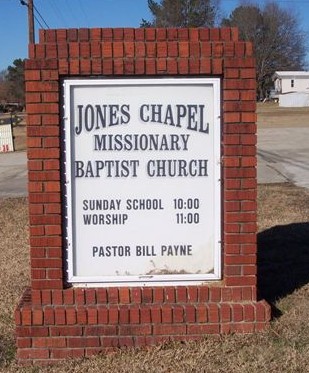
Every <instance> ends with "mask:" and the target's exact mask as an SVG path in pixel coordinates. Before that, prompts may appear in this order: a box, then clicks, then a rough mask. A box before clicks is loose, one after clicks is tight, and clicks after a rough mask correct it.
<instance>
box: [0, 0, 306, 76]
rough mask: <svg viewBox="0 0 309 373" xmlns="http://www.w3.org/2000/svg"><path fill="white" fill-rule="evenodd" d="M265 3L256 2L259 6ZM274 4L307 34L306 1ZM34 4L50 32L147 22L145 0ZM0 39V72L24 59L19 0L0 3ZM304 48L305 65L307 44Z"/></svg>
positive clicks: (227, 2) (23, 10)
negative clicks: (294, 17)
mask: <svg viewBox="0 0 309 373" xmlns="http://www.w3.org/2000/svg"><path fill="white" fill-rule="evenodd" d="M25 1H27V0H25ZM265 1H267V0H265ZM265 1H256V3H259V4H261V5H262V4H264V3H265ZM277 2H278V3H279V5H280V6H281V7H283V8H287V9H293V10H294V11H295V12H296V13H297V14H298V17H299V18H298V19H299V20H300V21H301V28H302V30H303V31H305V32H308V35H309V17H308V15H309V0H293V1H287V0H282V1H277ZM239 4H240V1H237V0H221V10H222V12H223V14H224V15H225V16H229V15H230V13H231V12H232V11H233V9H235V8H236V7H237V6H238V5H239ZM34 5H35V7H36V9H37V11H38V12H35V14H36V17H37V19H38V21H39V22H40V23H41V25H42V26H43V27H44V28H47V27H46V25H48V27H49V28H51V29H53V28H81V27H87V28H91V27H139V25H140V22H141V20H142V18H144V19H146V20H151V13H150V12H149V9H148V6H147V0H34ZM41 16H42V18H41ZM39 28H42V27H41V26H40V25H39V23H38V22H35V30H36V34H37V30H38V29H39ZM0 37H1V38H0V40H1V47H0V71H2V70H4V69H6V68H7V67H8V66H9V65H12V63H13V61H14V60H15V59H17V58H27V56H28V18H27V7H26V6H23V5H21V3H20V0H0ZM308 39H309V38H308ZM37 40H38V37H37V36H36V41H37ZM307 48H308V55H307V56H308V58H307V60H308V64H309V43H308V46H307Z"/></svg>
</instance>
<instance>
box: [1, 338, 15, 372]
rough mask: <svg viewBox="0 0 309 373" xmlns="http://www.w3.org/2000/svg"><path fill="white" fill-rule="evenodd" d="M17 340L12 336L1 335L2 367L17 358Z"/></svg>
mask: <svg viewBox="0 0 309 373" xmlns="http://www.w3.org/2000/svg"><path fill="white" fill-rule="evenodd" d="M15 354H16V346H15V340H14V338H12V337H11V336H5V335H0V368H3V367H5V366H6V365H7V364H9V363H10V362H11V361H12V360H14V359H15Z"/></svg>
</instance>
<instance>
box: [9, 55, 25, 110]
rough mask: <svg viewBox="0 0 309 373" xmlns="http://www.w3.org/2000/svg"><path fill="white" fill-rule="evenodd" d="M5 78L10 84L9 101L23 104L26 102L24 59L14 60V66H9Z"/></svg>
mask: <svg viewBox="0 0 309 373" xmlns="http://www.w3.org/2000/svg"><path fill="white" fill-rule="evenodd" d="M5 80H6V82H7V85H8V98H7V100H8V101H16V102H19V103H21V104H24V102H25V83H24V60H22V59H20V58H19V59H17V60H14V61H13V66H9V67H8V69H7V74H6V76H5Z"/></svg>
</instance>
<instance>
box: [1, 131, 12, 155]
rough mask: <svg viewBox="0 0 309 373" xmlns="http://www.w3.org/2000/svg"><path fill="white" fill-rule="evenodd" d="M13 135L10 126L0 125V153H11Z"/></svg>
mask: <svg viewBox="0 0 309 373" xmlns="http://www.w3.org/2000/svg"><path fill="white" fill-rule="evenodd" d="M13 151H14V144H13V133H12V125H11V124H0V153H6V152H13Z"/></svg>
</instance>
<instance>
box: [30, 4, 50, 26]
mask: <svg viewBox="0 0 309 373" xmlns="http://www.w3.org/2000/svg"><path fill="white" fill-rule="evenodd" d="M33 9H34V10H35V11H36V12H37V13H38V15H39V17H40V18H41V20H42V21H43V22H44V24H45V26H46V27H47V28H48V29H49V26H48V24H47V23H46V21H45V19H44V18H43V16H42V14H41V13H40V12H39V11H38V9H37V7H36V6H35V5H34V4H33ZM34 17H35V19H36V20H37V22H38V23H39V25H40V26H41V27H42V28H44V27H43V26H42V24H41V22H40V21H39V20H38V19H37V17H36V16H35V15H34Z"/></svg>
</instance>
